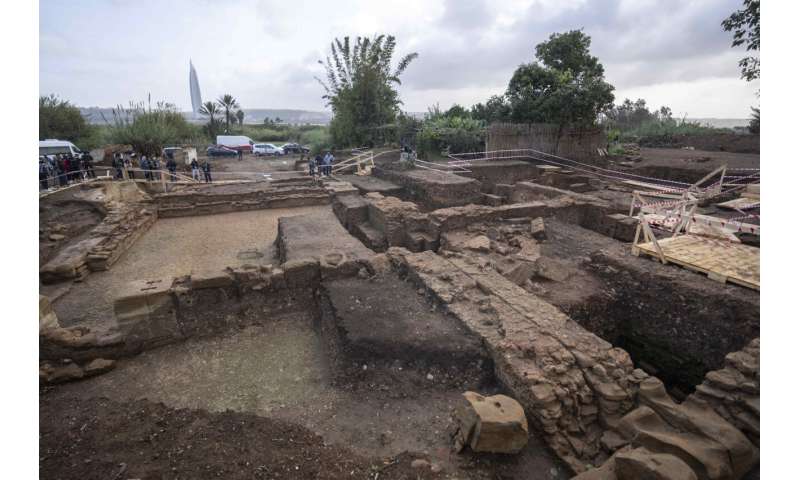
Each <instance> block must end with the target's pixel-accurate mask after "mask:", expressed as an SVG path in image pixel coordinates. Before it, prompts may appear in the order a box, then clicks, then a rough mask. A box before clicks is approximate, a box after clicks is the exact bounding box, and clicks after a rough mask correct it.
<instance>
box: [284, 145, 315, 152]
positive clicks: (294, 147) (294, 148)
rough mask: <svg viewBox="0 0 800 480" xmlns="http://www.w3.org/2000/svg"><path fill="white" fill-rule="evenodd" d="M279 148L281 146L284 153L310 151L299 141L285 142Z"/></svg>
mask: <svg viewBox="0 0 800 480" xmlns="http://www.w3.org/2000/svg"><path fill="white" fill-rule="evenodd" d="M281 148H283V151H284V152H285V153H287V154H288V153H309V152H310V151H311V149H310V148H308V147H304V146H302V145H300V144H299V143H287V144H286V145H284V146H283V147H281Z"/></svg>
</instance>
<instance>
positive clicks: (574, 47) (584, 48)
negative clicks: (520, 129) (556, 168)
mask: <svg viewBox="0 0 800 480" xmlns="http://www.w3.org/2000/svg"><path fill="white" fill-rule="evenodd" d="M590 45H591V38H590V37H589V36H588V35H586V34H584V33H583V32H581V31H580V30H572V31H569V32H567V33H561V34H553V35H550V38H549V40H548V41H546V42H543V43H541V44H539V45H537V46H536V58H537V59H538V61H534V62H532V63H528V64H523V65H520V66H519V67H518V68H517V70H516V71H515V72H514V75H513V76H512V77H511V81H509V83H508V89H507V91H506V97H507V98H508V101H509V105H510V108H511V118H512V119H513V120H514V121H517V122H528V123H552V124H555V125H558V130H559V137H560V136H561V135H560V134H561V132H562V131H563V129H564V128H565V127H567V126H580V127H582V126H590V125H593V124H595V122H596V121H597V119H598V117H599V115H600V114H601V113H603V112H606V111H608V110H609V109H610V108H611V107H612V105H613V102H614V93H613V91H614V87H613V86H611V85H610V84H608V83H607V82H606V81H605V78H604V76H603V74H604V72H603V66H602V65H601V64H600V62H599V61H598V60H597V57H594V56H592V55H591V54H590V53H589V46H590Z"/></svg>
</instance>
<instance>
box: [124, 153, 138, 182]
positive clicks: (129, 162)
mask: <svg viewBox="0 0 800 480" xmlns="http://www.w3.org/2000/svg"><path fill="white" fill-rule="evenodd" d="M123 158H124V163H125V169H126V170H127V171H128V178H130V179H131V180H133V179H135V178H136V176H135V173H136V172H134V171H133V158H134V157H133V153H128V154H127V155H126V154H123Z"/></svg>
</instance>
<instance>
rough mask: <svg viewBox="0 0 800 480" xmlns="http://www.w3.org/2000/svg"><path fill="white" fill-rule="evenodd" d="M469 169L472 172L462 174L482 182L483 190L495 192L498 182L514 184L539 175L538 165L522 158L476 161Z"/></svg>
mask: <svg viewBox="0 0 800 480" xmlns="http://www.w3.org/2000/svg"><path fill="white" fill-rule="evenodd" d="M469 170H470V173H465V174H462V175H463V176H465V177H470V178H474V179H475V180H478V181H479V182H481V191H482V192H484V193H493V192H494V188H495V185H497V184H498V183H499V184H514V183H517V182H519V181H522V180H532V179H535V178H538V177H539V169H538V168H536V165H534V164H533V163H531V162H528V161H522V160H506V161H502V160H501V161H493V162H475V163H473V164H472V165H470V166H469Z"/></svg>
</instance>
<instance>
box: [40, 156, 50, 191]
mask: <svg viewBox="0 0 800 480" xmlns="http://www.w3.org/2000/svg"><path fill="white" fill-rule="evenodd" d="M47 167H48V165H47V161H46V160H45V159H44V157H42V156H39V189H40V190H47V187H48V185H47V176H48V168H47Z"/></svg>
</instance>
